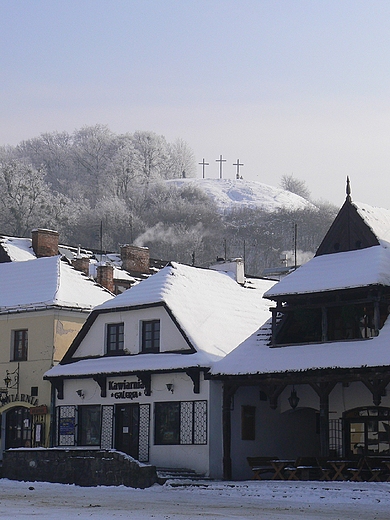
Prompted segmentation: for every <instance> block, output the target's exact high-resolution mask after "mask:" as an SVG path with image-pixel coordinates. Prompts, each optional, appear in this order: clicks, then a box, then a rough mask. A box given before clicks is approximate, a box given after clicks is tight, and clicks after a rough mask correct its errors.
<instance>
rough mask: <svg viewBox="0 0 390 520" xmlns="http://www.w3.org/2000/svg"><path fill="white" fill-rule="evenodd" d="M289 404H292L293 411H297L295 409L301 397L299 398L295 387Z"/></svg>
mask: <svg viewBox="0 0 390 520" xmlns="http://www.w3.org/2000/svg"><path fill="white" fill-rule="evenodd" d="M288 402H289V403H290V406H291V408H292V409H293V410H295V408H296V407H297V406H298V403H299V397H298V396H297V392H296V390H295V388H294V385H293V389H292V390H291V395H290V397H289V398H288Z"/></svg>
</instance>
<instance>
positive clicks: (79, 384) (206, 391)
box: [57, 372, 222, 476]
mask: <svg viewBox="0 0 390 520" xmlns="http://www.w3.org/2000/svg"><path fill="white" fill-rule="evenodd" d="M123 380H126V381H129V382H130V381H138V379H137V377H136V376H132V375H130V376H125V377H112V378H111V377H108V378H107V387H108V382H109V381H117V382H120V381H123ZM167 384H172V385H173V393H172V392H170V391H168V389H167V387H166V385H167ZM211 384H214V383H211ZM218 386H219V390H218V389H217V390H216V392H214V394H213V398H214V399H215V400H217V401H218V400H219V401H220V397H218V393H219V391H220V385H219V383H218ZM151 388H152V394H151V396H146V395H144V393H143V392H142V391H141V395H140V396H139V397H138V398H137V399H134V400H126V399H115V397H114V396H113V395H112V394H114V392H110V391H108V390H107V397H106V398H102V397H100V387H99V386H98V384H97V383H96V382H95V381H93V379H69V380H65V381H64V399H63V400H57V406H63V405H77V406H79V405H91V404H105V405H115V404H120V403H139V404H145V403H149V404H150V438H149V446H150V451H149V462H150V463H151V464H154V465H156V466H158V467H166V468H189V469H193V470H195V471H196V472H198V473H201V474H205V475H207V476H208V475H210V473H211V471H210V464H209V456H210V439H212V442H213V446H214V449H215V459H214V460H216V461H218V462H216V463H215V464H216V468H217V469H216V471H215V473H218V472H219V473H218V474H220V473H221V468H222V465H221V460H222V459H221V442H222V436H221V430H220V428H221V427H218V426H216V424H217V422H218V421H219V418H218V417H216V418H215V419H213V420H212V421H210V402H209V395H210V382H209V381H205V380H204V378H203V375H202V374H201V380H200V393H199V394H195V393H194V391H193V382H192V380H191V379H190V378H189V377H188V376H187V375H186V374H185V373H184V372H177V373H167V374H159V375H152V387H151ZM77 390H82V391H83V393H84V398H82V397H80V396H79V395H78V394H77ZM198 400H206V401H208V404H207V414H208V418H207V426H208V432H207V439H208V442H207V444H205V445H172V446H170V445H154V403H155V402H172V401H198ZM220 424H221V423H220ZM210 425H212V430H210ZM216 446H219V452H218V448H217V447H216ZM213 472H214V470H213Z"/></svg>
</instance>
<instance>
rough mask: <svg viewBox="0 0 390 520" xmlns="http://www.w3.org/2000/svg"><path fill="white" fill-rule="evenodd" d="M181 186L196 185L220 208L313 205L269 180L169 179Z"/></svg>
mask: <svg viewBox="0 0 390 520" xmlns="http://www.w3.org/2000/svg"><path fill="white" fill-rule="evenodd" d="M166 182H167V183H168V184H174V185H176V186H178V187H182V186H185V185H194V186H196V187H197V188H200V189H201V190H203V191H204V192H205V193H206V195H207V196H208V197H210V199H212V200H214V202H215V203H216V204H217V206H218V208H219V209H220V211H221V212H223V213H225V212H227V213H228V212H230V211H233V210H238V209H244V208H252V209H255V208H259V209H263V210H265V211H270V212H272V211H277V210H278V209H280V208H285V209H289V210H299V209H305V208H314V207H315V206H314V205H313V204H312V203H311V202H309V201H308V200H306V199H304V198H302V197H300V196H299V195H295V193H291V192H290V191H286V190H282V189H281V188H275V187H274V186H269V185H268V184H263V183H261V182H256V181H247V180H243V179H235V180H231V179H172V180H169V181H166Z"/></svg>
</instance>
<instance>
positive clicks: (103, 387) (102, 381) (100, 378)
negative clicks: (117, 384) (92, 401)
mask: <svg viewBox="0 0 390 520" xmlns="http://www.w3.org/2000/svg"><path fill="white" fill-rule="evenodd" d="M93 380H94V381H96V383H97V384H98V385H99V386H100V397H107V376H106V375H102V374H95V375H94V376H93Z"/></svg>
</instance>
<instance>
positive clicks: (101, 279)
mask: <svg viewBox="0 0 390 520" xmlns="http://www.w3.org/2000/svg"><path fill="white" fill-rule="evenodd" d="M96 281H97V283H99V284H100V285H102V286H103V287H105V288H106V289H108V290H109V291H111V292H112V293H113V292H114V289H115V287H114V268H113V267H112V265H107V264H106V265H98V267H97V273H96Z"/></svg>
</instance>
